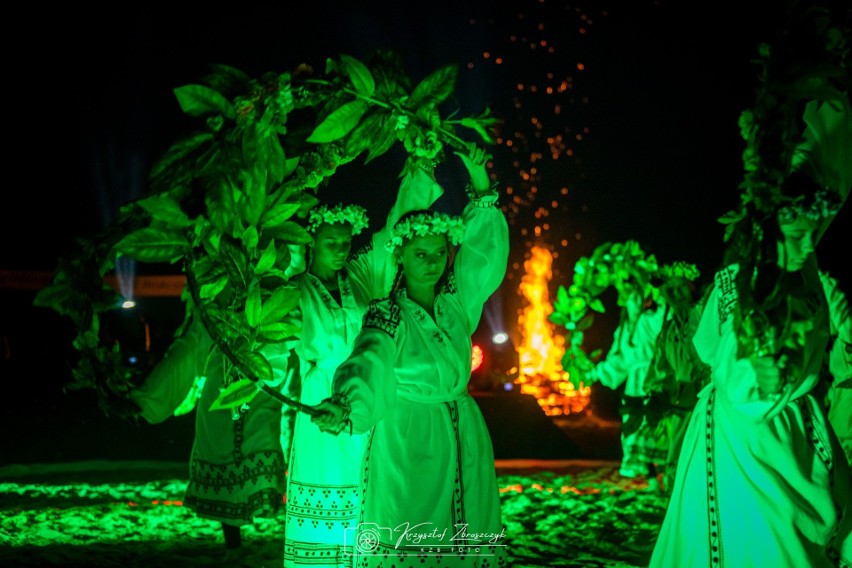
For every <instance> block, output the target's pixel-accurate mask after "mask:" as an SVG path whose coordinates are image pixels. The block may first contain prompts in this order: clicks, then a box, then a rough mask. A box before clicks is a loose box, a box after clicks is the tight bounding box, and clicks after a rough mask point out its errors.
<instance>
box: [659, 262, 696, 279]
mask: <svg viewBox="0 0 852 568" xmlns="http://www.w3.org/2000/svg"><path fill="white" fill-rule="evenodd" d="M660 276H662V277H663V278H664V279H666V280H668V279H670V278H678V277H679V278H686V279H687V280H695V279H696V278H698V277H699V276H701V273H700V272H699V270H698V268H697V267H696V266H695V265H694V264H689V263H686V262H683V261H680V260H678V261H677V262H674V263H672V264H667V265H665V266H662V267H661V268H660Z"/></svg>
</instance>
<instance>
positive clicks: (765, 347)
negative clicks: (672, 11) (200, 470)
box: [719, 0, 852, 357]
mask: <svg viewBox="0 0 852 568" xmlns="http://www.w3.org/2000/svg"><path fill="white" fill-rule="evenodd" d="M832 10H834V11H835V12H834V13H833V12H832ZM786 16H787V19H786V25H785V26H784V27H783V28H781V30H782V31H781V33H779V34H778V36H777V37H776V38H774V40H773V41H771V42H768V43H762V44H760V46H759V47H758V57H757V59H756V61H755V63H756V64H757V65H758V66H759V77H760V79H761V83H760V86H759V88H758V89H757V92H756V97H755V104H754V106H753V108H751V109H748V110H746V111H744V112H743V113H742V115H741V116H740V121H739V125H740V130H741V134H742V137H743V139H744V141H745V149H744V151H743V166H744V170H745V173H744V177H743V181H742V183H741V184H740V189H741V190H742V192H741V202H740V204H739V206H738V207H737V208H736V209H735V210H734V211H731V212H729V213H727V214H725V215H724V216H723V217H722V218H721V219H719V221H720V222H721V223H722V224H724V225H726V231H725V242H726V243H727V244H728V248H727V251H726V262H727V263H728V264H733V263H737V264H738V265H739V270H738V271H737V276H736V288H737V297H738V300H737V303H736V305H735V307H734V327H735V329H736V332H737V340H738V355H739V356H740V357H748V356H752V355H760V356H764V355H766V356H769V355H778V354H780V353H781V352H782V351H783V349H784V345H785V344H786V343H787V340H788V338H789V337H790V335H791V333H792V331H791V327H790V323H791V319H790V316H789V314H786V318H785V316H783V315H782V316H781V319H780V320H779V319H778V316H777V314H775V315H773V311H775V312H777V310H773V306H774V305H775V304H777V297H778V291H779V285H780V283H781V278H780V274H778V271H777V270H776V268H775V264H774V258H773V257H772V253H771V250H770V249H771V248H772V247H774V246H775V243H774V239H773V238H767V236H766V234H765V233H766V231H765V227H767V226H769V224H773V223H775V217H776V216H777V215H778V214H779V212H780V211H781V210H782V209H784V208H786V207H790V206H794V205H795V202H796V200H798V199H801V197H802V196H798V195H793V196H791V195H785V192H784V191H782V190H783V188H785V187H788V186H792V184H791V182H792V181H793V180H794V179H795V178H796V176H800V175H801V174H802V173H804V174H805V175H808V176H810V177H813V178H818V177H822V178H823V179H813V180H812V183H818V184H819V185H821V186H822V187H823V189H826V188H827V189H829V190H831V191H829V193H834V194H835V195H834V197H835V199H836V200H837V201H838V202H839V203H842V201H843V200H845V198H846V192H848V190H849V188H848V186H847V187H845V188H843V187H830V186H831V185H832V181H836V180H831V179H829V178H830V176H829V175H827V174H828V172H831V171H832V170H834V171H837V170H838V169H842V168H846V169H847V170H848V168H849V167H850V166H849V164H852V161H850V159H849V147H848V146H846V147H845V148H842V147H838V148H837V150H838V153H837V154H836V155H821V156H820V155H814V156H810V158H809V159H811V160H812V161H814V162H816V163H814V164H811V170H810V171H808V170H807V168H805V169H803V168H801V163H800V160H801V158H802V155H801V154H799V150H800V148H801V145H802V143H803V142H804V141H805V140H804V139H803V131H805V123H804V122H803V114H804V111H805V109H806V104H807V103H820V104H823V103H827V104H829V105H833V106H836V107H837V108H838V109H839V111H838V112H839V114H840V115H843V114H844V113H845V114H846V116H845V120H846V121H847V123H848V121H849V118H848V113H849V111H850V110H849V109H850V107H849V93H850V87H852V74H850V65H849V57H850V50H849V45H848V39H847V38H848V37H849V31H850V30H849V23H850V22H849V21H848V17H849V12H848V10H847V9H846V8H845V7H841V6H839V5H837V6H832V5H831V3H829V2H814V1H812V0H808V1H804V0H796V1H792V2H790V3H789V6H788V7H787V14H786ZM844 17H845V18H846V21H844V20H843V18H844ZM847 136H849V133H848V132H847ZM847 140H848V139H847ZM811 142H815V144H816V145H817V146H819V145H826V144H827V142H828V141H827V140H812V141H811ZM847 144H848V142H847ZM837 146H843V145H842V144H841V145H837ZM812 150H813V149H812ZM822 150H824V149H822ZM842 162H845V165H844V164H843V163H842ZM814 174H816V175H814ZM841 179H842V176H841ZM846 181H847V182H848V178H847V179H846ZM826 186H829V187H826ZM831 218H832V216H827V217H824V218H823V224H822V226H821V227H820V228H819V229H818V231H817V232H818V235H817V237H819V236H820V235H821V234H822V233H823V232H824V231H825V229H826V228H827V226H828V223H829V222H830V221H831ZM767 280H771V282H770V285H769V286H762V285H761V282H763V281H767ZM767 288H768V289H770V292H769V293H766V292H765V291H764V292H756V290H765V289H767Z"/></svg>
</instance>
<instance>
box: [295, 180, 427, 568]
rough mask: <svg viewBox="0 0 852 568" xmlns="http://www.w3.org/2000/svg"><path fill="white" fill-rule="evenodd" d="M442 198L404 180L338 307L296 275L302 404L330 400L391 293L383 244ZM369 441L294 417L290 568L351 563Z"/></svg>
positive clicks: (349, 269)
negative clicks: (364, 325) (349, 534)
mask: <svg viewBox="0 0 852 568" xmlns="http://www.w3.org/2000/svg"><path fill="white" fill-rule="evenodd" d="M440 194H441V188H440V186H439V185H438V184H437V183H435V181H434V179H432V178H431V177H430V176H429V175H428V174H427V173H426V172H425V171H424V170H422V169H417V170H415V172H414V173H413V174H408V175H406V177H405V178H404V180H403V182H402V184H401V185H400V188H399V194H398V196H397V202H396V204H395V205H394V207H393V209H392V210H391V212H390V214H389V215H388V220H387V225H386V226H385V227H384V228H383V229H382V230H380V231H377V232H376V233H374V234H373V236H372V239H371V243H370V244H369V245H367V246H366V247H365V248H364V249H362V250H360V251H359V252H358V253H356V254H354V255H352V257H351V258H350V259H349V260H348V261H347V263H346V265H345V267H344V268H343V269H342V270H341V271H340V272H339V273H338V286H339V288H338V289H339V293H340V294H339V300H340V301H339V302H338V300H337V299H335V298H334V297H332V295H331V293H329V291H328V290H327V289H326V288H325V286H324V285H323V284H322V282H320V280H319V279H318V278H316V277H315V276H314V275H312V274H310V273H305V274H302V275H300V276H299V277H298V278H299V288H300V292H301V299H300V309H301V313H302V332H301V334H300V339H299V342H298V343H297V344H296V353H297V354H298V356H299V370H300V375H301V385H300V386H301V394H300V400H301V402H302V403H304V404H308V405H312V406H313V405H316V404H318V403H319V402H321V401H322V400H324V399H326V398H328V397H330V396H331V381H332V377H333V374H334V370H335V369H336V368H337V366H338V365H339V364H340V363H341V362H342V361H343V360H344V359H346V357H348V356H349V354H350V353H351V351H352V346H353V344H354V342H355V337H356V336H357V335H358V332H359V331H360V330H361V321H362V319H363V316H364V313H365V312H366V310H367V306H368V305H369V303H370V301H371V300H373V299H377V298H382V297H385V296H387V295H388V293H389V292H390V289H391V286H392V284H393V278H394V276H395V274H396V265H395V263H394V260H393V257H392V255H391V254H390V253H389V252H388V251H386V250H385V247H384V244H385V242H387V240H388V239H389V238H390V228H391V227H392V225H393V223H394V222H395V221H396V220H397V219H398V218H399V216H400V215H402V214H403V213H405V212H407V211H411V210H414V209H425V208H428V207H429V206H430V205H431V204H432V203H433V202H434V201H435V199H437V198H438V197H439V196H440ZM366 442H367V437H366V435H364V434H355V435H351V436H350V435H340V436H335V435H332V434H329V433H327V432H321V431H320V429H319V428H318V427H317V426H316V425H315V424H314V423H313V422H311V418H310V416H308V415H306V414H303V413H298V414H297V415H296V421H295V428H294V434H293V444H292V450H291V453H290V460H289V468H288V473H287V505H286V510H287V518H286V527H285V533H284V566H285V567H287V568H290V567H295V566H311V567H335V568H336V567H343V566H351V565H352V555H351V547H349V548H348V549H344V537H345V534H346V531H347V530H354V529H355V526H356V524H357V521H358V510H359V506H360V503H361V499H360V496H359V480H360V474H361V458H362V456H363V454H364V448H365V446H366ZM350 544H351V543H350Z"/></svg>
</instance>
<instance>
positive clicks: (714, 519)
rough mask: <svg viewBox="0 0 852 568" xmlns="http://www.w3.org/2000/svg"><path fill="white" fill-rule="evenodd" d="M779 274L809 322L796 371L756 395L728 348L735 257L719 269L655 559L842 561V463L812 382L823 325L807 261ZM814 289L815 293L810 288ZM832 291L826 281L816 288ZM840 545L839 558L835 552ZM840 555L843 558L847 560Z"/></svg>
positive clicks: (660, 562)
mask: <svg viewBox="0 0 852 568" xmlns="http://www.w3.org/2000/svg"><path fill="white" fill-rule="evenodd" d="M811 261H812V262H811V265H810V266H808V265H806V267H805V269H803V270H802V271H800V272H794V273H787V274H785V275H784V280H785V286H786V287H787V290H788V291H789V301H791V302H793V304H791V305H794V306H795V304H796V303H799V304H800V307H799V309H800V310H801V312H802V314H804V315H805V317H806V318H807V320H806V321H809V322H811V323H812V324H813V325H812V327H811V328H810V329H808V330H806V331H805V338H804V339H805V343H804V345H805V348H804V350H803V356H801V357H797V358H796V359H795V360H793V359H791V361H789V362H788V365H794V366H793V367H792V368H794V369H796V372H797V376H795V377H794V378H793V380H792V382H791V383H790V384H788V385H787V387H786V389H785V390H784V391H782V393H781V394H778V395H769V396H762V395H761V394H760V392H759V391H758V387H757V379H756V375H755V371H754V369H753V367H752V366H751V364H750V363H749V362H748V361H747V360H745V359H738V358H737V338H736V332H735V330H734V323H733V320H734V316H733V314H732V308H733V306H734V305H735V303H736V301H737V293H736V288H735V286H734V275H735V273H736V267H731V268H728V269H725V270H723V271H721V272H720V273H718V274H717V275H716V279H715V286H714V289H713V291H712V293H711V295H710V297H709V299H708V301H707V304H706V307H705V310H704V314H703V316H702V319H701V322H700V324H699V327H698V330H697V333H696V335H695V338H694V340H693V341H694V343H695V348H696V350H697V352H698V355H699V357H701V359H702V360H703V361H704V362H706V363H707V364H708V365H710V368H711V383H710V384H709V385H708V386H707V387H705V388H704V389H703V390H702V391H701V393H700V394H699V399H698V404H697V405H696V407H695V411H694V413H693V415H692V417H691V420H690V424H689V428H688V430H687V433H686V435H685V437H684V442H683V447H682V449H681V455H680V460H679V462H678V468H677V477H676V480H675V486H674V490H673V493H672V497H671V500H670V502H669V505H668V509H667V511H666V517H665V520H664V522H663V526H662V529H661V532H660V535H659V538H658V540H657V543H656V546H655V548H654V552H653V556H652V558H651V566H652V567H671V566H677V567H679V568H680V567H683V568H689V567H696V568H697V567H699V566H700V567H702V568H704V567H712V568H716V567H731V568H750V567H755V568H756V567H770V566H771V567H773V568H776V567H777V568H781V567H785V568H787V567H789V568H793V567H799V566H808V567H814V568H819V567H829V566H838V565H841V566H849V565H850V564H849V562H852V543H850V539H849V529H850V517H849V515H848V514H847V508H848V504H849V498H850V496H849V483H850V480H849V468H848V465H847V463H846V460H845V459H844V458H843V454H842V453H841V450H840V447H839V444H838V443H837V439H836V437H835V436H834V434H833V432H832V430H831V428H830V427H829V426H828V423H827V420H826V416H825V413H824V411H823V407H822V405H821V404H820V403H819V402H818V401H817V400H816V399H815V398H814V396H813V395H812V394H811V391H812V390H813V389H814V387H815V386H816V384H817V381H818V373H819V369H820V367H821V365H822V363H823V358H824V357H825V356H826V355H827V354H826V345H827V341H828V336H829V309H828V308H829V306H831V305H832V302H831V300H829V301H828V302H826V301H825V297H824V296H823V294H822V292H823V287H822V286H819V284H816V286H813V281H814V280H816V282H819V280H818V279H816V278H815V277H814V278H809V276H808V275H809V274H811V275H815V274H816V263H815V260H814V259H813V257H811ZM809 290H816V291H817V292H818V293H817V294H816V295H815V294H813V293H810V292H808V291H809ZM825 292H826V293H831V292H830V290H827V289H826V290H825ZM839 555H842V558H843V559H845V560H842V559H840V558H839ZM844 562H846V564H844Z"/></svg>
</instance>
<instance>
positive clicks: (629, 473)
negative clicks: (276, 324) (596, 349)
mask: <svg viewBox="0 0 852 568" xmlns="http://www.w3.org/2000/svg"><path fill="white" fill-rule="evenodd" d="M664 317H665V310H664V309H663V308H662V307H658V308H657V309H656V310H645V311H642V312H641V313H640V314H639V316H638V318H637V320H636V324H635V326H631V325H629V323H628V322H624V323H622V324H620V325H619V326H618V327H617V328H616V330H615V336H614V341H613V345H612V347H611V348H610V350H609V352H607V355H606V358H604V360H603V361H601V362H599V363H598V364H597V365H595V366H594V368H593V369H592V370H591V371H590V372H589V378H590V379H592V380H594V381H599V382H600V383H601V384H602V385H604V386H605V387H608V388H611V389H613V390H615V389H618V388H619V387H621V386H622V385H624V393H623V396H622V402H621V408H620V412H621V418H622V426H621V449H622V454H623V457H622V460H621V467H620V469H619V473H620V474H621V475H622V476H625V477H636V476H639V475H646V474H647V473H648V464H649V463H653V462H654V461H655V460H651V461H650V462H649V461H648V460H647V459H646V458H647V457H648V455H649V454H653V455H651V456H650V457H652V458H653V457H659V458H660V459H659V461H664V460H665V457H666V455H665V454H666V452H665V450H663V445H664V444H663V443H662V442H661V443H657V442H655V441H654V440H653V439H650V438H649V437H648V436H647V435H646V434H647V432H646V431H645V430H642V429H641V428H640V425H641V424H642V422H643V415H644V412H645V409H644V408H643V406H644V404H645V402H646V399H647V395H648V392H647V390H646V388H645V383H646V380H647V378H648V372H649V369H650V367H651V363H652V362H653V360H654V350H655V347H656V345H657V336H658V335H659V334H660V330H661V329H662V327H663V318H664ZM640 446H641V448H642V449H641V452H640V451H639V449H640V448H639V447H640ZM658 446H659V450H658V451H656V454H655V453H654V452H655V448H657V447H658ZM657 454H659V456H657Z"/></svg>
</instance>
